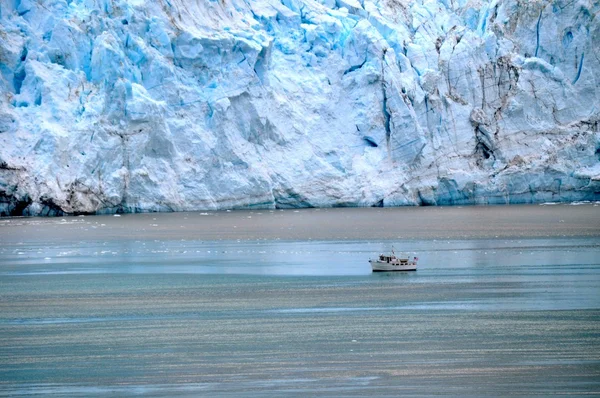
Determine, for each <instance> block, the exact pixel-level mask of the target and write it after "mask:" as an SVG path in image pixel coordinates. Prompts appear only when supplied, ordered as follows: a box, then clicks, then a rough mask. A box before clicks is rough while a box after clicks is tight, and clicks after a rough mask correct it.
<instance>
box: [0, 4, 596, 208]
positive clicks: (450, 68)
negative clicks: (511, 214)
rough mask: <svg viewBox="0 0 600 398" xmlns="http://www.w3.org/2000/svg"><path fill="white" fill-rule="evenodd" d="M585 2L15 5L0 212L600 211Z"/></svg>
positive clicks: (1, 29) (7, 21)
mask: <svg viewBox="0 0 600 398" xmlns="http://www.w3.org/2000/svg"><path fill="white" fill-rule="evenodd" d="M599 15H600V5H599V4H598V3H597V2H595V1H592V0H588V1H585V0H578V1H577V0H576V1H562V0H557V1H535V2H528V1H522V0H506V1H497V0H494V1H489V2H487V1H479V0H438V1H432V0H419V1H406V0H321V1H315V0H281V1H276V0H255V1H252V0H215V1H209V0H200V1H189V0H158V1H152V2H145V1H141V0H70V1H67V0H39V1H32V0H2V1H0V23H1V24H0V90H1V93H2V96H1V99H0V212H1V213H2V214H3V215H6V214H16V215H18V214H26V215H27V214H29V215H57V214H63V213H115V212H139V211H181V210H199V209H225V208H245V207H265V208H274V207H282V208H284V207H306V206H396V205H420V204H423V205H428V204H486V203H531V202H540V203H541V202H548V201H572V200H598V199H600V166H599V158H600V128H599V119H600V111H599V109H600V90H599V80H598V79H599V78H598V76H600V62H599V61H600V46H599V45H598V43H599V42H600V22H599V20H598V17H599Z"/></svg>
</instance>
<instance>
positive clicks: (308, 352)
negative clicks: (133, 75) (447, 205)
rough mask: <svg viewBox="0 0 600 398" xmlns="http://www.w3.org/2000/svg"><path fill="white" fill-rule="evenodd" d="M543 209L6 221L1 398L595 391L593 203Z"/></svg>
mask: <svg viewBox="0 0 600 398" xmlns="http://www.w3.org/2000/svg"><path fill="white" fill-rule="evenodd" d="M549 207H550V206H548V207H545V206H538V207H535V206H530V207H528V206H523V207H518V208H517V209H516V210H515V208H513V207H511V208H510V212H509V213H508V216H507V218H508V219H509V221H510V217H515V218H514V219H513V220H512V221H513V224H515V225H516V224H519V226H518V228H516V229H515V231H516V232H515V233H514V234H513V235H512V236H511V234H510V233H509V232H510V231H509V230H508V229H506V230H495V228H494V225H487V226H486V227H485V228H484V227H482V226H481V225H480V224H478V226H477V227H473V226H471V227H469V226H468V225H469V222H471V223H480V222H482V220H484V221H487V220H490V219H494V218H497V217H498V218H499V217H500V216H499V215H498V214H497V213H499V212H500V210H501V209H502V208H476V209H475V210H473V209H469V208H467V209H465V210H461V209H449V211H450V212H451V214H450V215H449V216H448V217H446V216H444V214H446V213H444V212H446V211H447V210H448V209H434V210H432V211H431V214H430V215H427V213H424V212H423V210H422V209H408V210H407V209H397V211H396V209H384V210H385V212H384V213H383V214H384V216H385V217H383V218H385V219H388V220H389V219H391V221H389V222H390V223H391V224H390V225H395V223H393V222H394V221H400V222H401V225H402V226H401V227H397V229H395V230H394V229H393V228H392V230H388V231H386V234H388V235H392V237H390V236H381V235H378V234H381V232H380V231H379V230H378V229H377V225H378V224H379V223H380V222H381V221H380V220H381V219H380V218H378V216H377V214H379V215H381V213H376V211H377V210H376V209H339V210H338V209H336V210H331V211H322V212H321V213H318V212H317V211H314V210H306V211H300V212H297V213H296V212H293V211H288V212H283V215H281V214H278V213H275V212H274V213H269V212H268V211H266V212H262V214H257V213H256V212H231V213H226V212H223V213H206V214H209V215H201V214H196V213H182V214H176V215H162V214H161V215H128V216H122V217H112V216H110V217H99V218H96V217H74V218H64V219H5V220H0V221H4V222H2V223H0V237H1V240H0V395H4V396H15V395H16V396H29V395H37V394H45V395H56V396H65V395H66V396H115V395H116V396H120V395H133V394H143V395H146V396H173V395H177V396H198V395H204V396H214V395H219V396H240V395H242V396H281V395H282V394H285V395H297V396H306V395H326V396H327V395H328V396H340V395H342V396H358V395H378V396H398V395H401V394H410V395H415V394H423V395H434V394H445V395H460V396H482V395H502V396H504V395H550V394H560V395H566V394H588V393H600V240H599V239H598V235H599V232H600V231H599V230H598V228H596V229H594V225H596V226H598V225H600V224H599V223H598V220H599V218H598V213H597V209H598V207H594V206H593V204H588V205H585V208H584V209H583V210H580V209H581V208H582V206H577V207H572V206H571V207H568V206H562V205H561V206H552V207H553V208H554V209H556V210H553V211H552V212H548V213H547V212H546V209H547V208H549ZM485 209H490V213H492V214H487V213H486V210H485ZM538 209H542V210H543V211H542V212H540V210H538ZM410 210H414V211H415V213H413V212H411V211H410ZM473 211H475V213H472V212H473ZM511 212H512V213H511ZM531 213H534V214H535V215H536V216H535V217H533V216H531ZM321 214H326V217H323V216H321ZM315 215H316V216H317V217H315ZM261 216H263V217H262V218H264V220H260V218H261ZM276 216H277V217H279V218H275V217H276ZM186 217H187V220H190V219H192V220H197V219H213V220H215V219H217V218H218V217H221V218H220V219H219V221H215V225H216V226H217V228H216V231H214V236H211V235H210V231H209V229H208V226H209V225H210V221H207V223H208V224H202V225H201V226H195V225H196V224H183V225H184V226H186V225H187V226H188V227H189V229H191V232H190V231H188V233H187V234H185V233H181V232H180V231H178V229H184V228H179V227H181V225H178V224H181V223H182V222H184V221H187V220H186ZM248 217H251V218H248ZM269 217H272V218H269ZM544 217H546V218H544ZM155 218H156V220H154V219H155ZM256 218H258V219H259V220H258V221H256V222H255V224H243V222H245V220H252V219H256ZM583 218H585V221H581V227H580V228H578V221H577V220H581V219H583ZM336 219H339V220H340V223H339V224H341V225H347V226H351V225H353V223H352V220H353V219H356V225H358V226H360V227H361V228H363V229H364V230H365V231H375V232H372V233H368V232H366V233H364V234H363V237H362V238H357V237H356V236H355V233H356V232H352V231H354V230H353V229H352V230H350V229H348V228H349V227H348V228H347V229H348V230H347V231H344V230H343V229H340V228H339V226H338V225H337V224H335V225H332V220H333V221H335V220H336ZM369 219H371V221H372V223H373V225H371V224H369ZM457 219H461V220H462V221H461V223H463V224H464V225H467V227H465V229H463V230H462V231H461V230H458V231H456V230H454V229H453V226H454V225H456V224H455V221H456V220H457ZM423 220H425V221H423ZM432 220H435V224H436V225H438V227H436V228H438V229H435V230H434V231H433V232H432V230H431V229H428V227H427V226H428V225H432V224H433V221H432ZM560 220H563V222H560ZM6 221H10V222H6ZM274 221H275V222H274ZM422 222H423V223H424V224H425V226H423V225H421V223H422ZM88 223H89V224H88ZM145 223H152V224H157V225H161V224H162V227H161V228H162V232H157V231H154V230H153V228H159V227H152V226H151V225H149V226H148V229H149V230H150V232H148V233H138V232H140V231H141V229H143V228H145V226H144V224H145ZM544 223H545V224H546V225H547V230H548V232H544V228H543V225H544ZM11 224H12V225H11ZM102 224H104V225H103V226H102ZM310 224H312V226H313V228H314V229H315V231H314V232H312V230H311V229H310V228H308V227H305V226H308V225H310ZM555 224H556V225H558V227H557V228H558V229H555V228H554V226H555ZM256 225H258V226H263V227H264V228H265V231H267V232H265V236H258V235H257V234H258V233H259V232H260V228H258V227H256ZM439 225H441V226H439ZM444 225H445V226H446V228H447V229H448V231H445V230H444V229H443V228H442V226H444ZM505 225H510V222H506V224H505ZM563 225H566V226H565V227H563ZM93 226H96V228H92V227H93ZM234 226H236V227H237V228H233V227H234ZM61 227H64V229H63V230H61ZM238 228H239V229H242V230H243V231H241V232H237V231H235V230H237V229H238ZM406 228H410V229H411V230H412V231H413V234H412V235H411V237H410V238H409V239H398V238H394V237H393V236H399V235H402V234H405V233H406ZM561 228H563V229H561ZM36 229H37V231H36ZM278 229H279V230H281V231H288V232H282V233H281V234H279V236H276V237H273V236H271V235H270V234H271V233H275V232H274V231H276V230H278ZM98 230H100V232H98ZM228 230H231V231H232V232H229V233H228V235H224V233H225V232H226V231H228ZM529 230H530V231H532V232H531V234H529V235H530V236H528V234H527V233H526V232H527V231H529ZM32 231H34V233H33V234H31V233H30V232H32ZM52 231H54V232H52ZM107 231H108V232H107ZM128 231H129V233H127V232H128ZM256 231H258V232H256ZM298 231H300V232H298ZM328 231H329V235H327V232H328ZM440 231H442V232H440ZM478 231H484V232H483V233H479V232H478ZM557 231H558V232H557ZM76 232H78V233H76ZM142 232H143V231H142ZM475 232H477V233H478V234H479V235H481V236H482V237H479V238H474V237H472V236H470V234H471V233H475ZM161 234H162V235H161ZM341 234H344V236H341ZM465 235H466V237H465ZM496 236H498V237H496ZM327 237H329V238H328V239H324V238H327ZM211 238H212V239H211ZM392 246H394V248H395V250H396V251H397V252H400V251H404V252H406V253H409V254H411V255H417V256H418V257H419V263H420V266H419V269H418V271H417V272H411V273H376V274H372V273H371V272H370V268H369V264H368V262H367V260H368V259H369V257H372V256H375V255H377V254H378V253H379V252H382V251H387V250H389V249H390V248H391V247H392Z"/></svg>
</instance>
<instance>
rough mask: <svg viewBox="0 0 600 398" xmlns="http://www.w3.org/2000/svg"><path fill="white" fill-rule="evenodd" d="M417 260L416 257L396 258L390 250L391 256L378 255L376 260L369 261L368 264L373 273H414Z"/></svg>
mask: <svg viewBox="0 0 600 398" xmlns="http://www.w3.org/2000/svg"><path fill="white" fill-rule="evenodd" d="M418 260H419V259H418V258H417V257H412V258H410V257H396V255H395V254H394V249H392V254H380V255H379V257H378V258H377V259H375V260H373V259H371V260H369V262H370V263H371V268H373V272H384V271H416V270H417V261H418Z"/></svg>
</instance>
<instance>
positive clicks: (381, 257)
mask: <svg viewBox="0 0 600 398" xmlns="http://www.w3.org/2000/svg"><path fill="white" fill-rule="evenodd" d="M379 261H381V262H382V263H397V264H400V265H407V264H408V259H407V258H397V257H396V256H384V255H383V254H380V255H379Z"/></svg>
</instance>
